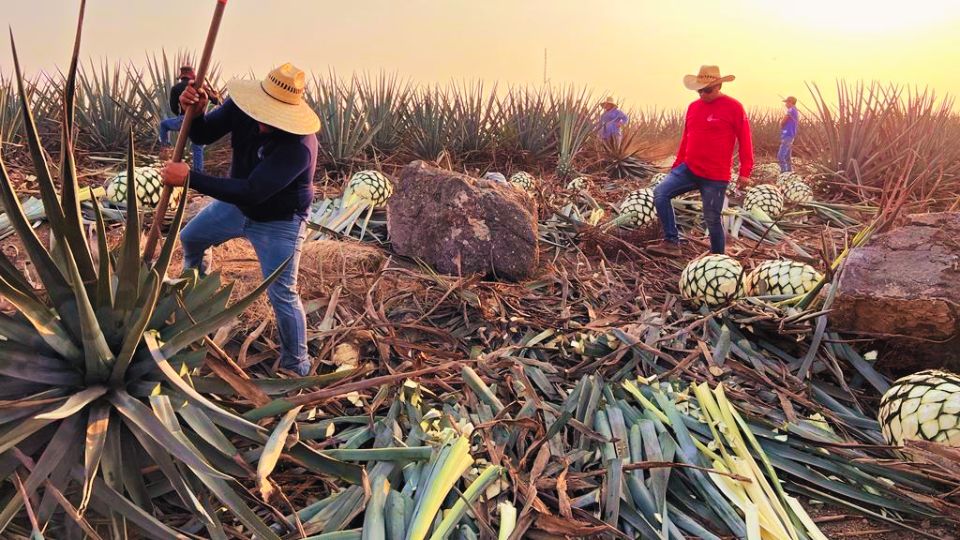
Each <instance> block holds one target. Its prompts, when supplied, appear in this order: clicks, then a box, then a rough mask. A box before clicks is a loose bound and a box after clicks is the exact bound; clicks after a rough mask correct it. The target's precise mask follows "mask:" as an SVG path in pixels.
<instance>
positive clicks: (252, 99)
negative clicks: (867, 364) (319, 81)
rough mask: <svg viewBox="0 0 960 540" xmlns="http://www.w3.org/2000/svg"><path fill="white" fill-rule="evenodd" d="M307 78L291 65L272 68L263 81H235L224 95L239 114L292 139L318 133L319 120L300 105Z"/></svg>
mask: <svg viewBox="0 0 960 540" xmlns="http://www.w3.org/2000/svg"><path fill="white" fill-rule="evenodd" d="M305 90H306V77H305V76H304V73H303V71H302V70H300V69H297V68H296V67H295V66H294V65H293V64H289V63H287V64H283V65H282V66H280V67H278V68H275V69H274V70H273V71H271V72H270V74H269V75H267V77H266V78H265V79H263V80H262V81H248V80H242V79H234V80H232V81H230V82H228V83H227V91H228V92H230V97H231V98H232V99H233V102H234V103H236V104H237V107H240V110H242V111H243V112H245V113H247V114H248V115H249V116H250V117H251V118H253V119H254V120H256V121H257V122H261V123H263V124H266V125H268V126H272V127H275V128H277V129H279V130H281V131H286V132H287V133H293V134H295V135H310V134H311V133H316V132H317V131H320V118H318V117H317V113H315V112H313V109H311V108H310V106H309V105H307V104H306V102H304V101H303V93H304V91H305Z"/></svg>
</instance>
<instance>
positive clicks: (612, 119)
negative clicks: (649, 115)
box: [599, 97, 629, 142]
mask: <svg viewBox="0 0 960 540" xmlns="http://www.w3.org/2000/svg"><path fill="white" fill-rule="evenodd" d="M600 107H601V108H603V113H602V114H601V115H600V126H599V132H600V138H601V139H603V140H604V141H605V142H606V141H619V140H620V137H622V136H623V132H622V130H621V128H622V127H623V125H624V124H626V123H627V120H629V119H628V118H627V115H626V114H625V113H624V112H623V111H621V110H620V109H618V108H617V103H616V102H615V101H613V98H612V97H608V98H607V99H605V100H603V101H602V102H600Z"/></svg>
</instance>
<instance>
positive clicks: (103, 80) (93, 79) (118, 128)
mask: <svg viewBox="0 0 960 540" xmlns="http://www.w3.org/2000/svg"><path fill="white" fill-rule="evenodd" d="M138 78H139V77H138V76H128V75H127V72H126V70H124V69H123V68H122V67H121V65H120V64H119V63H115V64H113V65H112V66H111V65H110V64H109V63H107V62H106V61H104V62H103V63H101V64H100V66H99V67H97V66H95V65H94V64H93V63H92V62H91V63H90V64H89V65H88V66H87V68H86V69H82V70H80V77H79V80H80V89H81V91H80V93H79V95H78V98H79V100H80V106H79V107H77V113H78V116H77V127H78V128H80V131H81V133H82V139H81V140H82V141H83V142H84V143H85V144H86V145H88V146H90V147H92V148H94V149H96V150H100V151H114V150H115V149H117V148H123V145H124V143H125V141H126V139H127V134H128V133H129V132H131V131H133V132H134V135H136V136H137V137H139V136H142V135H145V134H146V133H147V132H148V131H149V127H148V124H147V123H146V120H147V118H148V116H149V115H148V112H147V110H146V109H145V107H144V104H143V100H142V99H141V98H140V95H139V94H138V91H137V87H138V85H137V83H136V82H135V81H136V80H137V79H138ZM71 91H72V90H71Z"/></svg>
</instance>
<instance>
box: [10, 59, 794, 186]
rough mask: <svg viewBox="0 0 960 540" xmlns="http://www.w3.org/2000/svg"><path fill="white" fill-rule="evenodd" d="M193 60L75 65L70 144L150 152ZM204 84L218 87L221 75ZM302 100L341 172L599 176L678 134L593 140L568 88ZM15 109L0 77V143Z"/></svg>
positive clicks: (636, 120) (36, 98)
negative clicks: (422, 166) (576, 172)
mask: <svg viewBox="0 0 960 540" xmlns="http://www.w3.org/2000/svg"><path fill="white" fill-rule="evenodd" d="M193 58H194V55H192V54H190V53H186V52H179V53H177V54H175V55H168V54H167V53H166V52H161V53H160V54H159V55H156V54H155V55H151V56H148V57H147V58H146V61H145V62H144V63H143V64H135V63H133V62H126V63H120V62H109V61H107V60H103V61H101V62H100V63H94V62H92V61H90V62H87V63H82V62H81V63H80V65H79V71H78V79H77V80H78V88H77V104H76V112H77V119H76V120H77V129H78V136H77V140H76V143H77V146H78V147H79V148H82V149H84V150H87V151H90V152H100V153H104V152H116V151H117V149H118V148H122V147H123V146H124V144H125V141H126V138H127V134H128V133H129V132H130V131H133V133H134V137H135V139H136V140H137V143H138V145H140V146H141V147H145V148H152V147H154V146H156V144H157V137H156V133H157V127H158V125H159V122H160V120H162V119H163V118H166V117H169V116H170V115H171V114H172V113H171V111H170V107H169V104H168V97H167V96H168V93H169V89H170V88H171V87H172V86H173V85H174V84H175V83H176V74H177V68H178V66H179V65H182V64H187V63H191V62H192V59H193ZM247 76H252V75H247ZM209 80H210V81H211V83H212V85H213V86H214V87H215V88H222V86H223V84H222V83H223V78H222V77H221V74H220V70H219V68H215V69H214V70H213V75H212V76H211V77H210V78H209ZM64 85H65V80H64V78H63V77H62V76H51V75H46V74H44V75H41V76H37V77H35V78H33V79H31V80H30V81H29V82H28V83H27V86H28V95H30V96H31V97H30V101H31V105H32V107H33V109H34V111H36V113H37V118H39V119H41V120H40V125H39V126H38V128H39V129H40V131H41V133H45V134H46V133H50V134H52V133H56V131H57V130H58V129H59V127H58V126H57V125H56V123H57V121H58V120H57V119H58V118H59V117H60V114H59V111H60V108H61V107H62V101H61V99H60V96H61V95H63V89H64ZM307 100H308V102H309V104H310V105H311V106H312V107H313V108H314V109H315V110H316V111H317V113H318V114H319V116H320V118H321V119H322V121H323V127H322V129H321V132H320V135H319V136H320V139H321V144H322V148H323V150H324V155H323V159H324V164H325V165H326V166H327V167H328V168H332V169H337V170H341V171H345V170H350V169H354V168H356V167H357V166H359V165H360V164H369V163H371V162H383V161H386V160H390V159H393V158H397V159H403V160H406V159H425V160H429V161H437V162H444V161H446V162H449V163H454V164H458V165H459V164H465V165H473V166H477V165H481V166H482V165H483V164H491V163H496V164H497V165H498V166H503V165H506V164H513V163H523V164H524V165H526V166H528V167H530V166H532V167H534V168H537V169H542V170H544V171H548V170H549V169H552V168H556V170H557V172H558V173H559V174H560V175H561V176H564V177H567V176H569V175H570V174H572V172H573V169H574V168H581V169H584V168H587V169H591V170H597V168H596V165H597V164H598V163H603V164H604V166H605V168H606V169H609V170H610V171H612V172H613V173H614V174H617V173H621V174H622V173H623V170H622V167H618V165H620V164H621V163H622V162H623V161H624V160H628V159H630V158H634V159H640V158H642V157H644V156H647V155H651V153H653V154H658V152H656V151H655V150H657V149H660V148H662V143H663V142H664V141H667V142H668V143H669V144H668V146H670V145H671V144H673V143H675V142H676V140H678V139H679V135H680V133H681V130H682V128H683V113H682V111H680V110H673V109H656V108H636V109H632V110H631V109H629V108H627V112H628V116H629V117H630V122H629V124H628V125H627V127H626V129H625V135H624V138H623V140H622V141H620V142H619V143H618V144H606V145H604V144H601V143H600V142H599V141H597V140H596V137H595V136H594V134H595V132H596V127H597V120H598V117H599V114H600V112H601V111H600V109H599V107H598V106H597V103H598V101H599V98H598V96H597V95H596V94H595V93H593V92H591V91H590V90H588V89H586V88H582V87H574V86H566V87H562V86H509V87H504V86H502V85H496V84H485V83H483V82H480V81H474V82H459V83H450V84H445V85H444V84H434V85H427V84H417V83H414V82H413V81H411V80H408V79H404V78H401V77H400V76H398V75H396V74H390V73H385V72H381V73H378V74H354V75H351V76H349V77H344V76H340V75H338V74H337V73H334V72H330V73H327V74H326V75H323V76H320V75H314V76H313V77H312V80H311V84H310V88H309V92H308V95H307ZM18 107H19V103H18V98H17V92H16V91H15V88H14V85H13V80H12V78H10V77H9V76H5V75H2V74H0V133H2V134H3V137H4V138H5V140H7V141H11V142H18V141H19V140H21V139H22V137H23V130H22V122H21V120H20V119H19V116H18V115H17V114H16V111H17V108H18ZM752 115H753V117H754V119H755V122H754V123H755V130H757V132H758V133H759V134H763V135H762V138H761V140H762V144H761V145H760V146H761V147H762V150H763V151H764V152H773V151H775V150H776V144H777V137H778V134H777V122H778V121H779V116H778V113H777V112H776V111H765V110H761V109H757V110H754V111H752ZM768 139H769V140H768ZM585 150H589V151H585ZM660 153H662V152H660Z"/></svg>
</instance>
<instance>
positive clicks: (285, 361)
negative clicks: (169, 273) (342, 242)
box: [180, 201, 310, 375]
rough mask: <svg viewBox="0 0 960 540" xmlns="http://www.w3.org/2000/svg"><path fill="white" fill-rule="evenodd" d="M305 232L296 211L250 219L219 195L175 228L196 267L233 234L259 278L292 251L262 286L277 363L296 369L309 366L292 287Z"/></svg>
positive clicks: (205, 264) (186, 259) (204, 266)
mask: <svg viewBox="0 0 960 540" xmlns="http://www.w3.org/2000/svg"><path fill="white" fill-rule="evenodd" d="M306 235H307V226H306V221H305V220H304V219H303V218H302V217H300V216H294V217H293V219H290V220H285V221H254V220H252V219H250V218H248V217H247V216H245V215H243V212H241V211H240V209H239V208H237V207H236V206H234V205H232V204H229V203H225V202H223V201H214V202H213V203H211V204H210V205H209V206H207V207H206V208H204V209H203V210H202V211H200V213H199V214H197V215H196V217H194V218H193V219H191V220H190V222H189V223H187V225H186V227H184V228H183V230H182V231H180V243H181V244H182V245H183V265H184V267H185V268H196V269H197V270H199V271H200V272H201V273H206V272H207V270H208V269H209V260H210V258H209V249H210V248H211V247H213V246H218V245H220V244H222V243H224V242H226V241H227V240H231V239H233V238H240V237H243V238H246V239H247V240H249V241H250V243H251V244H253V249H254V251H256V253H257V259H258V260H259V261H260V271H261V272H262V273H263V277H264V278H266V277H267V276H269V275H270V274H272V273H273V271H274V270H276V269H277V268H278V267H279V266H280V265H281V264H283V262H284V261H286V260H287V259H288V258H290V257H291V256H292V259H291V260H290V264H289V265H287V268H286V269H285V270H284V271H283V273H282V274H280V275H279V276H278V277H277V280H276V281H274V282H273V283H272V284H271V285H270V287H268V288H267V296H268V297H269V298H270V304H271V305H273V312H274V314H275V315H276V317H277V330H279V333H280V344H281V352H280V366H281V367H283V368H286V369H289V370H291V371H295V372H297V373H299V374H300V375H306V374H307V373H308V372H309V370H310V358H309V357H308V356H307V319H306V316H305V314H304V312H303V303H302V302H301V301H300V294H299V293H297V272H298V270H299V268H300V253H301V250H302V248H303V239H304V237H306Z"/></svg>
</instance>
